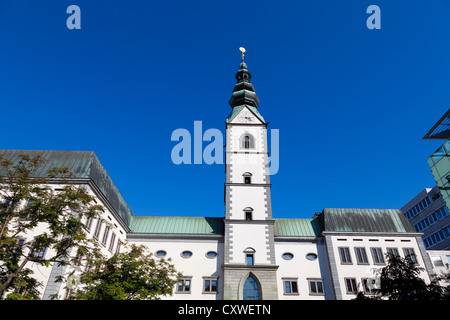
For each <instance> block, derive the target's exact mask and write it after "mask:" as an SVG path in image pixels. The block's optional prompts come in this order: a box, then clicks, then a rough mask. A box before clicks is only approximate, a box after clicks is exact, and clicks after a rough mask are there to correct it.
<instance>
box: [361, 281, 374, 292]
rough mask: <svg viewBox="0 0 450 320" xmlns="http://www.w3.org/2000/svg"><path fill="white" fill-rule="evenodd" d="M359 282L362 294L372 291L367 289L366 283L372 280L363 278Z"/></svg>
mask: <svg viewBox="0 0 450 320" xmlns="http://www.w3.org/2000/svg"><path fill="white" fill-rule="evenodd" d="M361 281H362V284H363V290H364V293H369V294H370V293H372V290H371V289H370V288H369V285H368V281H373V279H368V278H363V279H361Z"/></svg>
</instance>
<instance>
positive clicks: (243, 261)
mask: <svg viewBox="0 0 450 320" xmlns="http://www.w3.org/2000/svg"><path fill="white" fill-rule="evenodd" d="M251 77H252V75H251V73H250V71H249V70H248V68H247V65H246V63H245V62H244V59H242V62H241V63H240V65H239V70H238V71H237V73H236V85H235V87H234V89H233V92H232V96H231V99H230V100H229V104H230V106H231V108H232V110H231V112H230V114H229V115H228V117H227V118H226V149H225V171H226V177H225V182H224V183H225V185H224V195H225V215H224V216H223V217H166V216H137V215H134V214H133V212H132V210H131V209H130V208H129V206H128V205H127V203H126V201H125V199H124V198H123V197H122V195H121V194H120V192H119V190H118V189H117V187H116V186H115V185H114V183H113V181H112V179H111V178H110V177H109V175H108V174H107V172H106V170H105V169H104V167H103V166H102V164H101V163H100V161H99V159H98V158H97V156H96V155H95V153H94V152H83V151H30V150H0V153H3V154H4V155H5V156H6V158H8V159H10V160H12V161H18V159H19V155H20V154H21V153H27V154H29V155H31V156H36V155H41V156H43V157H44V158H46V159H47V160H49V162H48V163H46V164H45V165H44V166H43V168H39V170H37V171H36V172H34V175H36V176H39V175H44V173H45V172H46V170H48V169H50V168H52V167H55V166H57V167H68V168H69V169H70V170H71V171H72V173H73V174H74V178H73V182H74V183H77V184H82V185H85V186H86V188H87V189H88V190H89V192H90V193H91V194H92V195H94V196H95V198H96V201H98V202H99V203H101V204H103V206H104V207H105V212H104V213H103V216H102V219H103V220H104V221H108V222H109V223H110V224H112V225H114V226H115V228H107V226H106V224H105V223H102V219H100V220H98V221H91V222H90V223H89V225H88V226H87V227H86V230H87V232H89V234H90V235H91V236H92V237H95V238H97V239H98V241H99V242H100V244H101V245H102V247H103V250H104V253H105V254H107V255H112V254H114V253H115V252H117V251H120V250H121V248H120V244H121V243H124V242H125V241H128V242H129V243H135V244H142V245H145V246H146V247H148V248H149V250H150V251H151V252H153V253H154V255H155V257H156V258H157V259H158V258H171V259H172V262H173V263H174V265H175V268H176V269H177V271H179V272H181V273H182V274H183V276H182V278H180V279H179V283H178V284H177V285H176V287H175V288H174V289H173V295H172V296H170V297H163V299H183V300H187V299H188V300H189V299H192V300H222V299H223V300H261V299H264V300H277V299H286V300H290V299H302V300H348V299H354V298H355V297H356V293H357V292H358V291H363V292H366V293H368V294H370V292H371V290H372V289H374V288H377V286H378V285H379V272H380V270H381V268H382V267H384V266H385V265H386V253H393V254H396V255H400V256H402V257H406V258H407V259H411V260H412V261H414V263H416V264H417V265H418V266H420V267H422V268H423V271H422V273H421V276H422V277H423V279H424V280H425V281H427V282H429V281H430V277H431V275H432V273H433V264H432V262H431V260H430V257H429V255H428V253H427V251H426V250H425V247H424V244H423V242H422V238H421V236H422V234H421V233H419V232H417V231H416V230H415V229H413V228H412V226H411V225H410V223H409V222H408V220H407V219H406V218H405V217H404V215H403V213H402V212H401V211H400V210H394V209H344V208H339V209H337V208H326V209H323V211H322V212H319V213H315V214H314V213H311V218H310V219H282V218H280V219H278V218H277V219H274V218H273V215H272V203H271V183H270V175H269V153H268V143H267V127H268V123H267V122H266V121H265V120H264V118H263V116H262V115H261V113H260V112H259V109H258V107H259V100H258V97H257V95H256V93H255V90H254V87H253V85H252V83H251V82H250V80H251ZM58 183H60V182H59V181H54V188H55V189H56V188H58V186H59V184H58ZM217 183H221V182H220V181H217ZM27 236H31V235H24V239H26V237H27ZM64 272H66V270H64V269H63V268H61V267H58V266H56V265H54V266H50V267H48V268H43V267H40V269H39V270H37V269H36V272H35V276H36V277H37V278H38V280H40V281H42V282H43V284H44V288H43V290H42V298H43V299H49V297H51V296H52V295H55V294H56V295H57V296H58V297H59V299H65V298H66V297H67V296H68V293H67V290H66V289H65V288H64V284H61V283H55V282H54V280H55V279H56V277H57V276H58V275H60V274H62V273H64Z"/></svg>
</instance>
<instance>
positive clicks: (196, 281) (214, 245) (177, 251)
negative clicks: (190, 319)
mask: <svg viewBox="0 0 450 320" xmlns="http://www.w3.org/2000/svg"><path fill="white" fill-rule="evenodd" d="M130 243H134V244H137V245H141V244H142V245H145V246H146V247H147V248H148V249H149V250H150V251H151V252H152V253H153V254H155V253H156V252H157V251H159V250H164V251H166V252H167V255H166V256H165V257H164V258H166V259H168V258H170V259H171V260H172V263H173V264H174V265H175V269H176V270H177V271H178V272H181V273H182V274H183V276H186V277H192V280H191V281H192V283H191V292H190V293H177V292H176V288H174V291H173V295H172V297H170V296H167V297H164V299H168V300H216V299H221V298H222V293H223V290H222V289H223V283H222V281H223V277H221V270H222V268H221V266H222V263H223V242H219V241H218V240H189V239H185V240H184V239H183V240H177V239H173V240H164V239H154V240H147V241H145V240H143V241H141V240H139V241H137V240H133V241H130ZM185 250H188V251H191V252H192V253H193V254H192V256H191V257H190V258H183V257H182V256H181V253H182V252H183V251H185ZM209 251H214V252H217V257H216V258H213V259H211V258H208V257H207V256H206V253H207V252H209ZM209 276H217V277H218V282H219V286H218V293H217V294H212V293H203V277H209Z"/></svg>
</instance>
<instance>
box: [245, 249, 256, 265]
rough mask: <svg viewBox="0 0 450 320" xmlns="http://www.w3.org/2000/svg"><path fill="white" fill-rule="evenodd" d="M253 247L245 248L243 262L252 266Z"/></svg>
mask: <svg viewBox="0 0 450 320" xmlns="http://www.w3.org/2000/svg"><path fill="white" fill-rule="evenodd" d="M255 252H256V251H255V249H253V248H247V249H245V250H244V253H245V264H246V265H248V266H253V265H254V264H255Z"/></svg>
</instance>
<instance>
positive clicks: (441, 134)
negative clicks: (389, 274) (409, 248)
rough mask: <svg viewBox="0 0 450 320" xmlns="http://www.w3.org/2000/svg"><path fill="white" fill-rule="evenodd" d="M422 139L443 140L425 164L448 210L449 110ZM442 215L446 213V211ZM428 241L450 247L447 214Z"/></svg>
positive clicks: (449, 206)
mask: <svg viewBox="0 0 450 320" xmlns="http://www.w3.org/2000/svg"><path fill="white" fill-rule="evenodd" d="M423 139H433V140H445V142H444V143H443V144H442V145H441V146H440V147H439V148H438V149H437V150H436V151H435V152H434V153H433V154H432V155H431V156H430V157H429V158H428V159H427V162H428V165H429V167H430V169H431V172H432V174H433V176H434V179H435V180H436V184H437V187H438V188H439V192H440V194H441V195H442V199H443V200H444V202H445V204H446V206H447V208H450V109H449V110H448V111H447V112H446V113H445V114H444V115H443V116H442V117H441V119H439V121H438V122H436V124H435V125H434V126H433V127H432V128H431V129H430V131H428V132H427V134H426V135H425V136H424V137H423ZM444 213H448V211H447V212H444ZM430 241H432V242H433V245H432V246H434V244H435V243H439V242H443V243H445V245H444V247H445V248H448V247H450V216H449V215H448V214H446V215H445V217H443V225H442V227H441V228H440V229H439V230H436V232H435V234H434V235H433V238H432V239H430ZM424 242H425V239H424ZM430 244H431V243H430ZM439 249H441V248H439ZM442 249H444V248H442Z"/></svg>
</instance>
